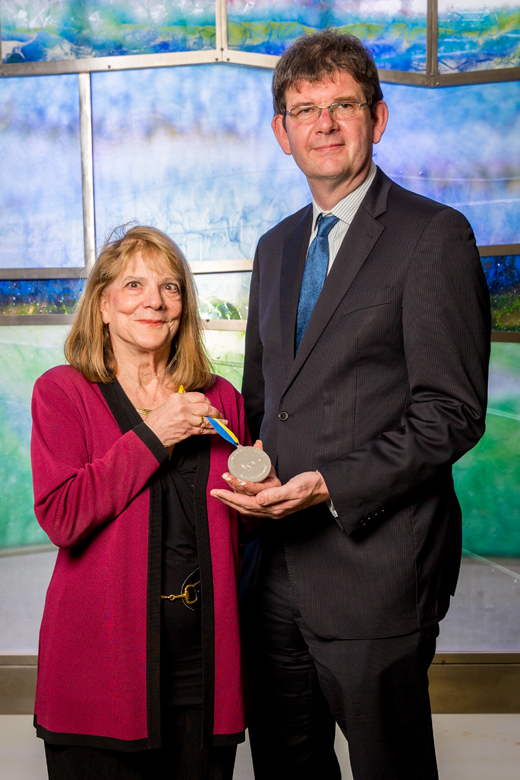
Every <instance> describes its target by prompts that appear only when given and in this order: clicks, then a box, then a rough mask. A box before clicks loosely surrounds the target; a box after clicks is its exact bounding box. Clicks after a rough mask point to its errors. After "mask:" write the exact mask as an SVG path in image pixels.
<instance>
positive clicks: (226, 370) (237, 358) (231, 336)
mask: <svg viewBox="0 0 520 780" xmlns="http://www.w3.org/2000/svg"><path fill="white" fill-rule="evenodd" d="M245 341H246V334H245V331H225V330H207V331H206V347H207V349H208V353H209V356H210V358H211V362H212V365H213V371H214V372H215V373H216V374H220V376H223V377H225V379H227V380H228V381H229V382H231V384H232V385H234V386H235V387H236V389H237V390H240V388H241V386H242V373H243V371H244V348H245Z"/></svg>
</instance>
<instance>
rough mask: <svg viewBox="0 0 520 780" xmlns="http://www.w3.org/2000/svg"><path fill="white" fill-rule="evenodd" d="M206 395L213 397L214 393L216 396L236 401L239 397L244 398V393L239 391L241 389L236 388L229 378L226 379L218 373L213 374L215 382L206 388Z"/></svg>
mask: <svg viewBox="0 0 520 780" xmlns="http://www.w3.org/2000/svg"><path fill="white" fill-rule="evenodd" d="M206 395H207V396H208V398H210V399H211V396H212V395H214V396H216V397H219V398H222V400H228V399H229V400H233V401H235V402H236V400H237V399H240V401H241V400H242V395H241V394H240V393H239V391H238V390H237V389H236V387H235V386H234V385H232V384H231V382H229V381H228V380H227V379H224V377H223V376H219V375H218V374H213V384H212V385H211V387H210V388H209V389H208V390H206Z"/></svg>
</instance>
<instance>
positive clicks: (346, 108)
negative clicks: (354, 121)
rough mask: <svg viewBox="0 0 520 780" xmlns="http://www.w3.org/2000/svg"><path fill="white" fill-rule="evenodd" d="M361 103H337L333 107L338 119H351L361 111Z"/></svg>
mask: <svg viewBox="0 0 520 780" xmlns="http://www.w3.org/2000/svg"><path fill="white" fill-rule="evenodd" d="M360 110H361V109H360V107H359V103H335V104H334V107H333V111H334V114H335V115H336V117H337V119H351V118H352V117H354V116H356V115H357V114H359V112H360Z"/></svg>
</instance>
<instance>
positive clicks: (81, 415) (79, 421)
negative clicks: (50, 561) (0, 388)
mask: <svg viewBox="0 0 520 780" xmlns="http://www.w3.org/2000/svg"><path fill="white" fill-rule="evenodd" d="M72 390H73V388H72ZM88 403H89V400H88V398H86V397H83V396H82V395H81V393H79V392H76V393H75V392H72V391H71V388H67V389H66V388H65V387H64V386H62V385H61V384H60V382H58V381H55V380H54V379H53V378H52V377H49V376H48V375H44V376H43V377H41V378H40V379H39V380H38V381H37V382H36V384H35V388H34V393H33V401H32V414H33V431H32V440H31V458H32V466H33V483H34V500H35V507H34V511H35V514H36V517H37V519H38V522H39V523H40V525H41V526H42V528H43V529H44V531H45V532H46V533H47V535H48V536H49V538H50V539H51V541H52V542H53V543H54V544H56V545H57V546H58V547H72V546H74V545H76V544H78V543H79V542H81V541H82V540H83V539H85V537H87V536H88V535H89V534H91V533H92V532H93V531H94V530H95V529H96V528H98V527H99V526H101V525H103V524H104V523H108V522H111V521H114V520H115V519H116V518H117V517H118V516H119V515H120V514H121V512H123V510H124V509H125V508H126V507H127V506H128V504H129V503H130V502H131V501H132V499H134V498H135V496H136V495H137V494H138V493H139V492H140V491H142V490H143V488H144V487H145V486H146V483H147V481H148V480H149V479H150V477H151V476H152V475H153V474H154V472H155V471H156V470H157V469H158V468H159V466H160V462H161V461H160V460H158V457H157V455H158V448H154V451H155V455H154V453H153V452H152V450H151V449H150V447H148V446H147V444H146V443H145V442H144V441H143V440H142V438H141V437H140V436H139V435H138V434H137V433H135V432H134V431H129V432H128V433H126V434H124V435H123V436H119V437H117V438H116V439H115V441H111V442H110V445H109V446H107V448H106V451H103V452H102V454H101V451H102V450H103V448H101V450H100V457H94V456H93V455H92V453H91V451H90V450H92V449H93V441H94V437H93V435H92V426H93V423H92V416H91V410H89V406H88ZM102 434H103V435H104V436H105V437H106V431H102ZM167 457H168V454H167V452H166V450H164V459H166V458H167Z"/></svg>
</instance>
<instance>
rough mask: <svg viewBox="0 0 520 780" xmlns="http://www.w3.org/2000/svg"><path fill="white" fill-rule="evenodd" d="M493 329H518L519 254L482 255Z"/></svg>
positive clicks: (519, 303)
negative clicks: (489, 296)
mask: <svg viewBox="0 0 520 780" xmlns="http://www.w3.org/2000/svg"><path fill="white" fill-rule="evenodd" d="M481 259H482V265H483V268H484V273H485V274H486V281H487V283H488V287H489V291H490V293H491V314H492V318H493V319H492V322H493V330H505V331H517V332H518V331H520V255H503V256H499V257H483V258H481Z"/></svg>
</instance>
